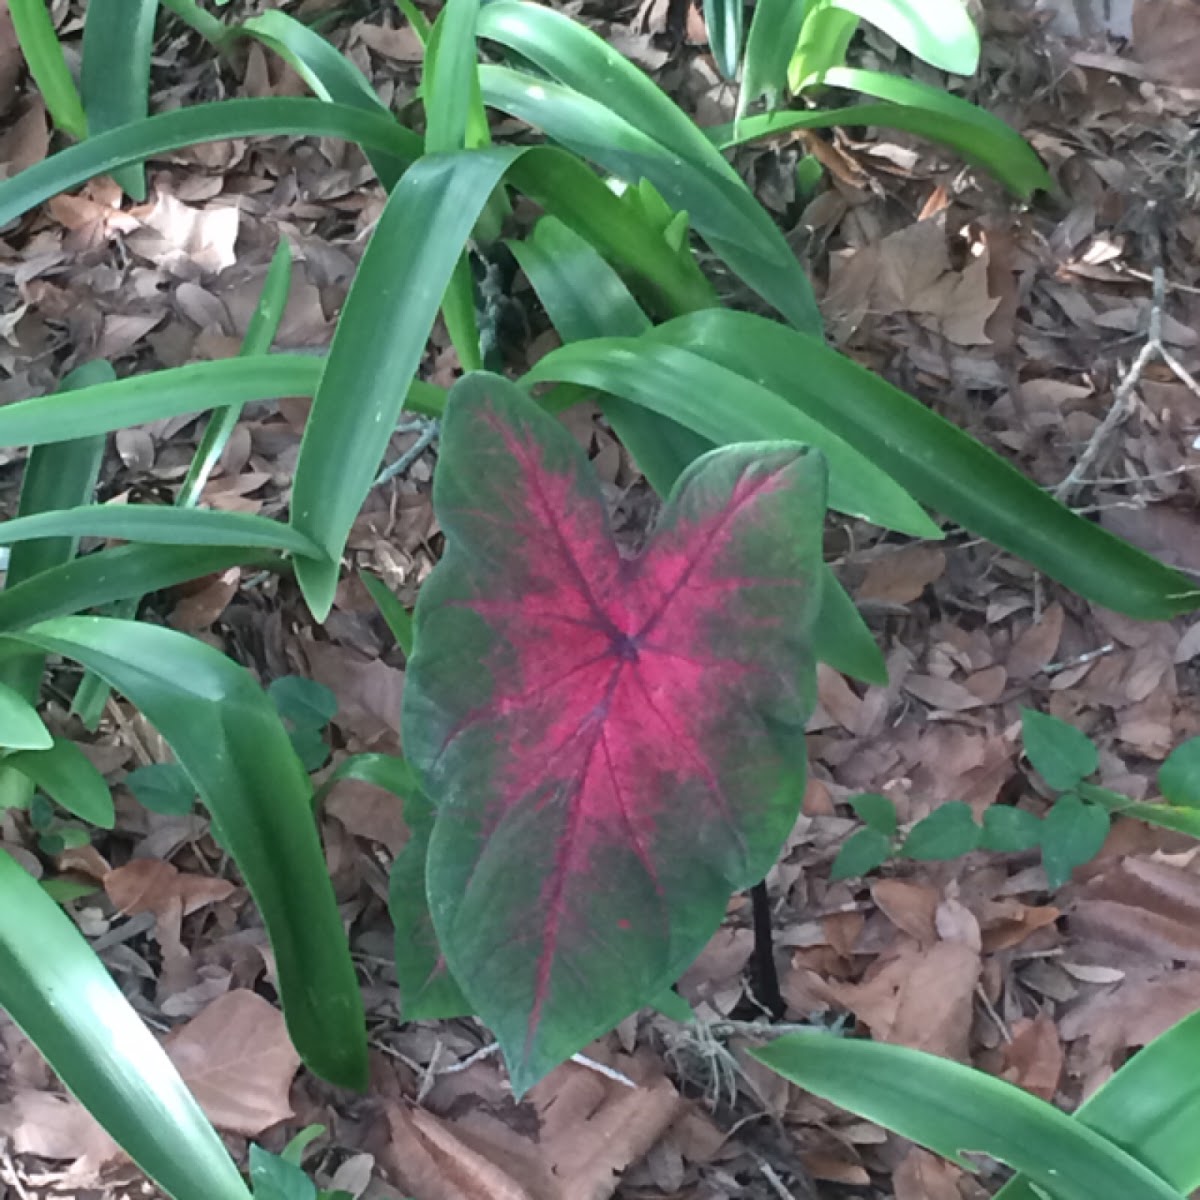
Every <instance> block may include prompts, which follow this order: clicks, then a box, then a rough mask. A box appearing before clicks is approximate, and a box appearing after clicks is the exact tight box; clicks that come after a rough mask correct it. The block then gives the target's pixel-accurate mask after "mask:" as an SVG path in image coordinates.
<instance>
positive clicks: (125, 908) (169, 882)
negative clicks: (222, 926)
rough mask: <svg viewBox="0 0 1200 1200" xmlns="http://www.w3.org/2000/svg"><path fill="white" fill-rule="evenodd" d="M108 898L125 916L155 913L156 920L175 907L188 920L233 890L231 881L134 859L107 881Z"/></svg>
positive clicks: (105, 886)
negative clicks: (191, 915) (187, 917)
mask: <svg viewBox="0 0 1200 1200" xmlns="http://www.w3.org/2000/svg"><path fill="white" fill-rule="evenodd" d="M104 890H105V891H106V892H107V893H108V898H109V899H110V900H111V901H112V902H113V903H114V904H115V905H116V906H117V908H119V909H120V910H121V912H123V913H124V914H125V915H126V916H129V915H132V914H133V913H139V912H152V913H154V914H155V915H156V916H157V915H160V914H162V913H164V912H166V911H168V910H169V909H170V908H171V907H172V906H173V905H175V904H176V903H178V904H180V905H181V906H182V915H183V916H185V917H186V916H187V915H188V914H189V913H193V912H195V911H196V910H197V909H199V908H203V907H204V905H206V904H215V903H217V902H218V901H221V900H224V899H226V898H227V897H228V896H229V895H230V893H232V892H233V890H234V885H233V884H232V883H230V882H229V880H228V879H216V878H213V877H212V876H210V875H192V874H186V873H184V872H182V871H180V870H178V869H177V868H176V867H174V866H172V865H171V864H170V863H168V862H163V861H162V860H161V859H157V858H135V859H134V860H133V861H132V862H129V863H126V864H125V866H123V867H117V868H115V869H114V870H112V871H109V873H108V874H107V875H106V876H105V877H104Z"/></svg>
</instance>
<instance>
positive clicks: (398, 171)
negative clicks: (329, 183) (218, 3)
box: [118, 0, 412, 191]
mask: <svg viewBox="0 0 1200 1200" xmlns="http://www.w3.org/2000/svg"><path fill="white" fill-rule="evenodd" d="M118 2H120V0H118ZM241 30H242V32H243V33H247V34H249V35H250V36H251V37H253V38H256V39H257V40H258V41H260V42H262V43H263V44H264V45H266V46H269V47H270V48H271V49H272V50H274V51H275V53H276V54H278V55H279V56H280V57H281V58H283V59H284V60H285V61H286V62H287V63H289V64H290V65H291V66H292V67H293V68H294V70H295V71H296V72H297V74H298V75H299V76H300V78H301V79H303V80H304V82H305V83H306V84H308V86H309V87H310V88H311V89H312V90H313V92H315V93H316V95H317V96H319V97H320V98H321V99H322V100H326V101H330V102H332V103H334V104H343V105H347V106H349V107H351V108H359V109H362V110H363V111H364V112H367V113H374V114H376V115H378V116H382V117H386V118H387V119H388V120H390V121H394V120H395V118H394V117H393V116H392V114H391V112H390V111H389V110H388V107H387V105H386V104H384V103H383V101H382V100H380V99H379V97H378V96H377V95H376V94H375V89H374V88H373V87H372V86H371V82H370V80H369V79H367V77H366V76H365V75H363V73H362V72H361V71H360V70H359V69H358V68H357V67H356V66H355V65H354V64H353V63H352V62H351V61H350V60H349V59H348V58H347V57H346V56H345V55H344V54H340V53H339V52H338V50H337V49H336V48H335V47H334V46H332V45H331V44H330V43H329V42H327V41H326V40H325V39H324V38H323V37H322V36H321V35H320V34H319V33H316V32H315V31H314V30H312V29H309V27H308V26H307V25H304V24H302V23H301V22H300V21H297V20H296V18H295V17H292V16H289V15H288V14H287V13H285V12H281V11H279V10H278V9H268V10H267V11H266V12H264V13H261V14H260V15H259V16H256V17H251V18H250V19H249V20H248V21H244V22H243V23H242V25H241ZM364 150H365V152H366V155H367V159H368V161H369V162H370V164H371V169H372V170H373V171H374V172H375V174H376V176H378V178H379V182H380V184H382V185H383V188H384V190H385V191H391V189H392V188H393V187H395V186H396V181H397V180H398V179H399V178H400V176H401V175H403V174H404V171H405V169H406V168H407V167H408V165H409V163H410V162H411V161H412V159H411V157H410V156H409V155H400V156H397V155H395V154H390V153H388V152H387V151H384V150H381V149H379V148H377V147H366V146H364Z"/></svg>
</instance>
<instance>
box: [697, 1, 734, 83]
mask: <svg viewBox="0 0 1200 1200" xmlns="http://www.w3.org/2000/svg"><path fill="white" fill-rule="evenodd" d="M704 24H705V26H706V27H707V28H708V45H709V49H710V50H712V53H713V58H715V59H716V60H717V66H718V68H720V71H721V74H722V75H724V76H725V78H726V79H736V78H737V73H738V60H739V59H740V58H741V55H742V0H704Z"/></svg>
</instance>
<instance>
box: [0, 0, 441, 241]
mask: <svg viewBox="0 0 1200 1200" xmlns="http://www.w3.org/2000/svg"><path fill="white" fill-rule="evenodd" d="M32 2H33V3H40V2H41V0H32ZM278 134H292V135H294V136H296V137H335V138H341V139H343V140H344V141H349V142H357V143H358V144H359V145H360V146H362V147H363V149H364V150H381V151H384V152H386V153H389V154H392V155H394V156H395V157H396V158H397V159H398V160H400V161H402V162H413V161H414V160H416V159H417V158H419V157H420V155H421V139H420V138H419V137H418V136H417V134H415V133H413V132H412V130H410V129H405V128H404V126H402V125H400V124H399V123H398V122H397V121H395V120H393V119H392V118H391V117H387V116H384V115H383V114H382V113H380V114H379V115H376V114H375V113H370V112H365V111H363V110H362V109H359V108H355V107H351V106H349V105H345V104H331V103H328V102H327V101H325V100H306V99H293V98H291V97H287V98H280V99H275V98H272V99H253V100H221V101H219V102H216V103H213V104H195V105H191V106H189V107H187V108H180V109H176V110H175V111H174V112H168V113H162V114H160V115H158V116H154V117H147V118H146V119H145V120H142V121H135V122H133V123H132V124H129V125H125V126H122V127H121V128H120V129H114V130H112V131H110V132H109V133H102V134H98V135H97V136H96V137H90V138H88V139H87V141H85V142H82V143H80V144H79V145H78V146H71V147H69V148H68V149H66V150H61V151H59V153H57V154H52V155H51V156H50V157H49V158H46V159H43V160H42V161H41V162H40V163H35V164H34V165H33V166H32V167H27V168H26V169H25V170H24V171H22V172H20V174H19V175H15V176H14V177H13V178H12V179H7V180H5V181H4V182H3V183H0V225H6V224H7V223H8V222H9V221H11V220H12V219H13V218H14V217H19V216H20V215H21V214H22V213H25V212H28V211H29V210H30V209H31V208H36V207H37V206H38V205H39V204H41V203H42V201H43V200H48V199H49V198H50V197H51V196H54V195H57V194H58V193H59V192H62V191H66V190H67V189H68V188H72V187H77V186H78V185H79V184H81V183H83V182H84V181H85V180H88V179H91V178H93V177H94V176H96V175H104V174H107V173H109V172H111V171H113V170H114V169H116V168H117V167H122V166H127V165H128V164H130V163H135V162H140V161H142V160H143V159H146V158H151V157H153V156H154V155H156V154H162V153H163V152H164V151H168V150H180V149H182V148H183V147H185V146H193V145H196V144H197V143H199V142H220V141H226V140H228V139H230V138H237V137H272V136H275V135H278Z"/></svg>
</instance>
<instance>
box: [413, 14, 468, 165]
mask: <svg viewBox="0 0 1200 1200" xmlns="http://www.w3.org/2000/svg"><path fill="white" fill-rule="evenodd" d="M478 17H479V0H446V4H445V5H444V7H443V8H442V11H441V12H440V13H438V18H437V20H436V21H435V22H434V25H433V33H432V34H431V36H430V39H429V45H428V47H427V49H426V55H425V77H424V79H423V80H422V86H423V88H424V94H425V119H426V124H425V150H426V153H428V154H450V153H452V152H453V151H455V150H464V149H466V147H467V122H468V119H469V116H470V112H471V99H472V96H473V95H474V94H476V93H477V92H478V88H479V79H478V75H477V67H476V52H475V23H476V21H477V20H478Z"/></svg>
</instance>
